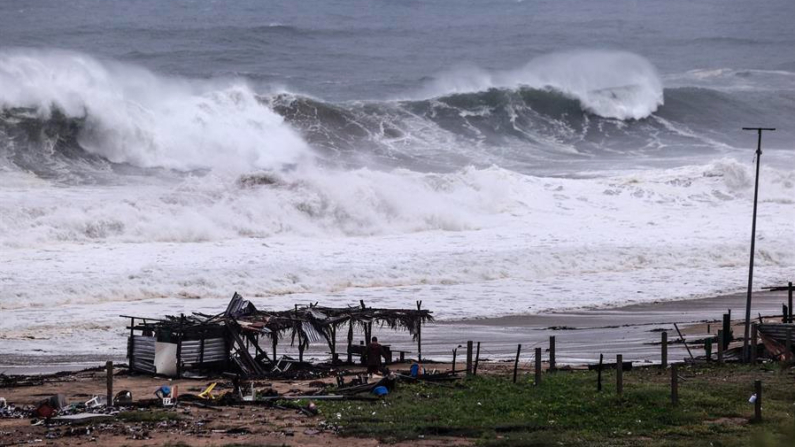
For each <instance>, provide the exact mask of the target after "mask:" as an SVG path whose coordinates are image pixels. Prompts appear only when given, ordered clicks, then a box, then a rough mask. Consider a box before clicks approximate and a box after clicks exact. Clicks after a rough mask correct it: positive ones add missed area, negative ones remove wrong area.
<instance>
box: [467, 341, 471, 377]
mask: <svg viewBox="0 0 795 447" xmlns="http://www.w3.org/2000/svg"><path fill="white" fill-rule="evenodd" d="M467 375H468V376H471V375H472V340H469V341H467Z"/></svg>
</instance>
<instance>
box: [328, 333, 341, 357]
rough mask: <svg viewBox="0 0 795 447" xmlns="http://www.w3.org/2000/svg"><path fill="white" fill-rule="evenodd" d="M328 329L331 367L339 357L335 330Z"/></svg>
mask: <svg viewBox="0 0 795 447" xmlns="http://www.w3.org/2000/svg"><path fill="white" fill-rule="evenodd" d="M330 329H331V330H330V331H329V332H331V364H332V365H333V364H334V363H336V362H337V360H338V359H339V357H338V356H337V328H336V327H334V326H331V328H330Z"/></svg>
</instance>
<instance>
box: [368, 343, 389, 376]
mask: <svg viewBox="0 0 795 447" xmlns="http://www.w3.org/2000/svg"><path fill="white" fill-rule="evenodd" d="M383 355H384V349H383V347H382V346H381V345H380V344H378V337H373V338H372V341H370V344H369V345H367V349H366V350H365V356H366V357H367V373H368V374H377V373H378V372H379V371H380V370H381V356H383Z"/></svg>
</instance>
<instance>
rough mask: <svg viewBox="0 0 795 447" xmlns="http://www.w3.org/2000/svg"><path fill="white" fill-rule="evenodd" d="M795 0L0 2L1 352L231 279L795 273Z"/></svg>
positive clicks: (211, 300)
mask: <svg viewBox="0 0 795 447" xmlns="http://www.w3.org/2000/svg"><path fill="white" fill-rule="evenodd" d="M793 19H795V3H794V2H792V1H791V0H771V1H767V2H764V3H763V4H760V3H758V2H756V3H749V2H725V1H719V0H705V1H700V2H696V3H694V2H690V1H684V0H670V1H665V2H660V1H652V0H616V1H610V2H595V1H586V0H557V1H540V0H539V1H536V0H510V1H508V0H482V1H475V0H466V1H465V0H455V1H453V0H427V1H414V0H405V1H399V0H370V1H359V0H351V1H316V0H309V1H302V2H289V1H281V0H275V1H268V2H265V1H255V0H238V1H228V2H224V1H210V0H173V1H169V2H162V1H155V0H102V1H100V0H74V1H70V2H63V1H60V0H37V1H28V0H25V1H22V0H5V1H3V2H0V311H2V315H3V318H2V319H1V320H0V352H3V353H6V354H10V355H29V354H31V353H36V354H42V355H54V354H59V355H76V356H79V355H90V354H101V353H106V352H112V353H116V354H117V355H122V356H123V353H124V347H125V339H124V334H123V333H124V330H123V320H121V319H119V318H118V315H121V314H135V315H144V316H158V315H161V314H163V313H172V314H178V313H190V312H192V311H205V312H212V311H218V310H220V309H223V308H224V306H225V304H226V302H227V301H228V299H229V298H230V297H231V296H232V294H233V293H234V292H235V291H237V292H239V293H241V294H242V295H243V296H245V297H246V298H248V299H251V300H252V301H254V302H255V304H256V305H257V306H258V307H260V308H274V309H284V308H290V307H292V306H293V305H294V304H295V303H299V304H306V303H310V302H312V303H314V302H320V303H322V304H326V305H336V306H340V305H346V304H357V303H358V302H359V300H360V299H361V300H364V301H365V302H366V303H367V304H368V305H372V306H388V307H392V306H394V307H413V306H414V305H415V301H417V300H422V301H423V306H424V307H426V308H429V309H431V310H433V311H434V313H435V315H436V316H437V318H439V319H442V320H455V319H465V318H481V317H494V316H502V315H509V314H528V313H539V312H548V311H554V310H561V309H571V308H581V307H595V306H596V307H598V306H608V305H620V304H626V303H631V302H642V301H655V300H674V299H688V298H693V297H701V296H711V295H715V294H718V293H724V292H736V291H740V290H742V289H743V288H744V287H745V286H746V281H747V265H748V256H749V252H748V250H749V245H750V226H751V225H750V224H751V210H752V199H753V185H754V169H755V166H754V150H755V148H756V134H755V133H752V132H744V131H742V130H741V128H742V127H745V126H765V127H775V128H776V129H777V130H776V131H775V132H770V133H766V134H765V135H764V137H763V147H764V154H763V155H762V166H761V185H760V205H759V224H758V228H757V253H756V261H757V264H756V265H757V267H756V271H755V284H756V285H757V286H759V287H761V286H766V285H778V284H780V283H782V282H786V281H790V280H792V277H791V275H792V272H793V266H795V254H793V253H794V251H793V243H794V242H795V237H794V233H795V232H794V231H793V230H795V228H793V222H795V206H793V204H794V203H795V194H793V193H794V192H795V189H794V188H793V184H794V183H795V168H793V162H795V148H794V147H793V146H794V145H795V138H794V137H795V125H793V122H794V121H793V117H794V116H795V27H793V26H792V20H793Z"/></svg>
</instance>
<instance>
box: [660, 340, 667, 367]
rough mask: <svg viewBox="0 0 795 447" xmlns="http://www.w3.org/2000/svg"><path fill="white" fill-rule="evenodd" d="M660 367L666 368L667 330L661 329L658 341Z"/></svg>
mask: <svg viewBox="0 0 795 447" xmlns="http://www.w3.org/2000/svg"><path fill="white" fill-rule="evenodd" d="M660 345H661V346H660V368H662V369H663V370H664V369H666V368H668V332H666V331H663V333H662V340H661V341H660Z"/></svg>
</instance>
